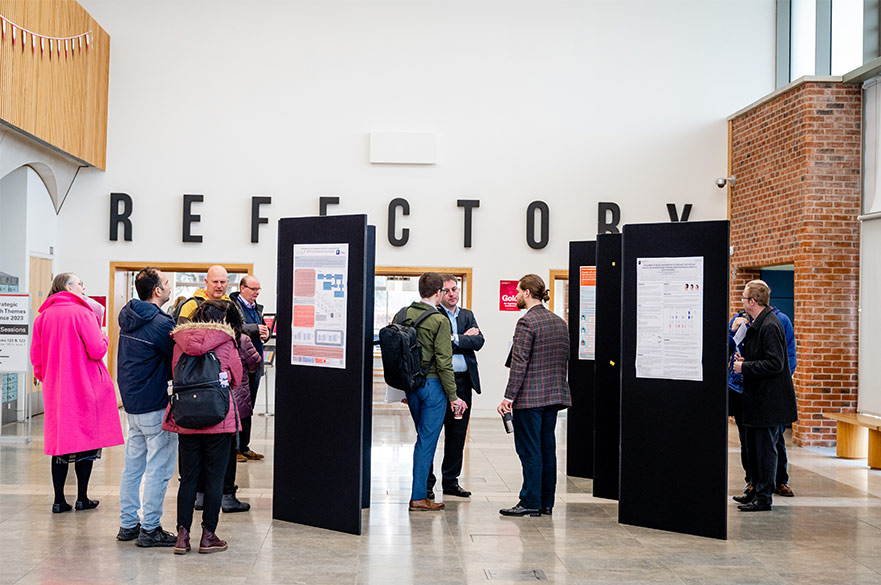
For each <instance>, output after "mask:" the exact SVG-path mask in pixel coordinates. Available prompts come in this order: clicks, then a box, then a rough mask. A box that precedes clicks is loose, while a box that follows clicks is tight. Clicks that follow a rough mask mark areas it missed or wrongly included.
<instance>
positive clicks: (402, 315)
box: [394, 307, 410, 325]
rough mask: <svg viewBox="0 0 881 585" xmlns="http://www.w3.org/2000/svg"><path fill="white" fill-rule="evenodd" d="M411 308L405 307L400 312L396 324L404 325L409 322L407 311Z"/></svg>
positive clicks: (396, 316)
mask: <svg viewBox="0 0 881 585" xmlns="http://www.w3.org/2000/svg"><path fill="white" fill-rule="evenodd" d="M409 308H410V307H404V308H402V309H401V310H400V311H398V314H397V315H395V320H394V323H397V324H398V325H403V324H404V321H406V320H407V309H409Z"/></svg>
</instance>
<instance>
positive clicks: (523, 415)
mask: <svg viewBox="0 0 881 585" xmlns="http://www.w3.org/2000/svg"><path fill="white" fill-rule="evenodd" d="M559 410H560V407H559V406H542V407H539V408H518V409H514V419H513V421H512V422H513V423H514V448H515V449H516V450H517V455H519V456H520V465H521V466H522V467H523V487H522V488H521V489H520V502H519V503H520V505H521V506H523V507H524V508H531V509H534V510H536V509H538V508H539V507H541V508H553V507H554V496H555V492H556V489H557V439H556V437H555V436H554V427H555V426H556V425H557V413H558V412H559Z"/></svg>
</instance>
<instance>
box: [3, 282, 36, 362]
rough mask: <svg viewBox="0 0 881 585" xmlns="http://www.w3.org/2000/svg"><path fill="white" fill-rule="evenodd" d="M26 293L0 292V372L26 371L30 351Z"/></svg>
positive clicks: (28, 296)
mask: <svg viewBox="0 0 881 585" xmlns="http://www.w3.org/2000/svg"><path fill="white" fill-rule="evenodd" d="M30 304H31V297H30V295H28V294H0V372H27V371H28V363H29V359H30V358H29V352H30V342H29V340H30Z"/></svg>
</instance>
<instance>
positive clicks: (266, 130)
mask: <svg viewBox="0 0 881 585" xmlns="http://www.w3.org/2000/svg"><path fill="white" fill-rule="evenodd" d="M80 3H81V4H82V5H83V6H84V7H85V8H86V10H88V11H89V12H90V13H91V15H92V16H93V17H95V18H96V19H97V20H98V22H99V23H100V24H101V26H103V27H104V28H105V29H106V30H107V31H108V32H109V33H110V35H111V39H112V40H111V43H112V45H111V47H112V49H111V77H110V120H109V138H108V157H107V160H108V167H107V172H100V171H96V170H94V169H88V170H84V171H82V172H81V173H80V176H79V177H78V179H77V180H76V182H75V183H74V187H73V190H72V191H71V193H70V195H69V197H68V199H67V201H66V203H65V205H64V207H63V209H62V211H61V214H60V218H59V219H60V224H59V232H60V233H59V237H60V239H59V242H58V248H57V250H56V251H57V255H58V258H59V262H58V263H57V265H56V266H57V268H58V270H72V271H76V272H77V273H78V274H80V276H81V277H82V278H84V279H85V280H86V281H87V282H88V283H89V292H90V294H102V292H106V284H103V283H106V282H107V280H108V275H107V271H108V266H107V264H108V262H109V261H110V260H133V261H137V260H144V261H147V260H162V261H174V260H180V261H191V260H217V261H227V262H233V261H253V262H254V264H255V271H256V272H257V274H258V276H260V277H261V279H262V281H263V285H264V290H265V291H266V292H265V293H264V296H263V300H264V301H265V302H266V304H267V305H268V306H269V307H270V308H273V306H274V304H275V303H274V299H273V298H271V297H272V293H271V291H273V290H274V288H275V278H274V273H275V270H276V253H275V245H276V238H275V234H274V229H275V228H274V222H275V220H277V219H278V218H280V217H291V216H303V215H314V214H317V212H318V197H319V196H321V195H337V196H339V197H340V198H341V204H340V205H339V206H336V207H332V208H331V213H333V214H343V213H367V214H368V215H369V220H370V222H371V223H373V224H375V225H376V226H377V233H378V246H377V264H378V265H399V266H405V265H407V266H409V265H432V266H472V267H473V268H474V283H473V285H474V288H473V290H474V301H473V307H472V308H473V309H474V310H475V313H476V316H477V319H478V321H479V322H480V324H481V326H482V328H483V330H484V332H485V334H486V337H487V340H488V341H487V345H486V347H485V348H484V349H483V350H482V351H481V352H480V354H479V359H480V363H481V376H482V379H483V386H484V388H485V391H484V394H483V395H482V397H480V398H478V400H477V403H476V405H475V406H476V408H477V409H478V410H482V411H483V412H484V413H485V414H491V413H492V409H493V408H494V407H495V405H497V404H498V402H499V400H500V399H501V395H502V389H503V387H504V384H505V380H506V371H505V369H504V368H503V367H502V364H503V362H504V357H505V355H504V354H505V351H506V348H507V343H508V340H509V339H510V336H511V334H512V332H513V326H514V323H515V321H516V319H517V317H518V314H516V313H500V312H499V311H498V286H499V284H498V281H499V280H500V279H516V278H519V277H520V276H522V275H523V274H525V273H528V272H535V273H538V274H540V275H542V276H543V277H545V278H546V277H547V273H548V270H549V269H554V268H556V269H559V268H566V266H567V264H568V260H567V256H568V242H569V241H570V240H577V239H591V238H592V237H593V235H594V234H595V233H596V222H597V217H596V209H597V202H599V201H613V202H617V203H618V204H619V205H620V206H621V208H622V223H635V222H657V221H667V213H666V208H665V204H666V203H668V202H670V203H677V204H678V206H679V207H680V209H681V207H682V205H683V204H684V203H693V204H694V209H693V211H692V214H691V219H692V220H705V219H720V218H724V217H725V213H726V212H725V205H726V199H725V193H724V191H721V190H719V189H717V188H716V187H715V185H714V184H713V180H714V179H715V178H716V177H719V176H724V175H725V174H726V169H727V130H726V123H725V118H726V116H727V115H729V114H730V113H732V112H734V111H736V110H738V109H740V108H741V107H743V106H744V105H746V104H748V103H750V102H752V101H754V100H755V99H757V98H759V97H761V96H763V95H765V94H767V93H769V92H770V91H772V90H773V80H774V69H773V65H774V3H773V2H770V1H767V0H761V1H759V0H747V1H744V0H730V1H721V0H714V1H707V0H691V1H681V2H658V1H656V0H629V1H628V0H624V1H619V2H611V1H608V2H607V1H602V2H600V1H593V2H592V1H587V0H585V1H581V2H571V1H567V2H564V1H557V0H548V1H545V2H540V3H539V2H501V1H498V0H472V1H469V2H448V1H447V2H442V1H440V0H408V1H407V2H377V1H361V2H342V1H338V0H326V1H322V2H304V1H297V0H290V1H275V2H272V1H268V0H263V1H260V2H240V1H234V0H212V1H210V2H205V1H197V0H186V1H176V2H158V1H156V2H143V1H141V0H80ZM371 131H404V132H433V133H436V135H437V140H438V164H436V165H431V166H401V165H370V164H369V163H368V162H367V155H368V134H369V133H370V132H371ZM114 191H124V192H127V193H129V194H130V195H131V196H132V197H133V199H134V204H135V213H134V216H133V224H134V226H133V227H134V241H133V242H130V243H127V242H115V243H113V242H109V241H108V229H107V225H108V208H109V197H110V195H109V194H110V193H111V192H114ZM183 193H204V194H205V197H206V203H205V204H203V205H201V206H200V207H199V208H198V209H197V210H196V212H197V213H201V215H202V224H201V226H199V227H197V228H196V229H195V231H196V233H202V234H203V235H204V243H202V244H182V243H181V235H180V234H181V211H180V209H181V199H182V197H181V196H182V194H183ZM253 195H269V196H272V198H273V204H272V205H271V206H270V207H268V208H264V209H265V215H268V216H269V217H270V221H271V223H270V226H273V227H263V228H261V242H260V244H257V245H255V244H251V243H250V241H249V236H250V223H249V214H250V197H251V196H253ZM394 197H405V198H407V199H408V200H409V201H410V204H411V207H412V208H411V215H410V216H409V217H408V218H405V220H404V221H403V225H405V226H407V227H409V228H410V230H411V232H410V242H409V244H408V245H407V246H405V247H403V248H394V247H392V246H390V245H389V244H388V242H387V240H386V238H385V234H386V213H387V205H388V202H389V201H390V200H391V199H392V198H394ZM460 198H476V199H480V200H481V206H480V208H479V209H477V210H475V212H474V229H475V232H474V239H473V247H472V248H471V249H464V248H463V247H462V224H463V221H462V215H463V212H462V210H461V209H459V208H457V207H456V200H457V199H460ZM536 199H542V200H544V201H546V202H547V203H548V205H549V206H550V210H551V215H550V226H551V239H550V244H549V245H548V247H546V248H545V249H543V250H540V251H535V250H532V249H530V248H529V247H528V246H527V244H526V240H525V223H526V220H525V210H526V207H527V205H528V204H529V203H530V202H531V201H533V200H536ZM100 284H103V286H104V289H103V290H98V288H97V287H98V285H100Z"/></svg>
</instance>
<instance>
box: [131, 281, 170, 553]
mask: <svg viewBox="0 0 881 585" xmlns="http://www.w3.org/2000/svg"><path fill="white" fill-rule="evenodd" d="M135 289H136V290H137V292H138V297H139V298H140V300H138V299H132V300H131V301H129V303H128V304H127V305H126V306H124V307H123V308H122V311H120V313H119V352H118V354H117V368H116V370H117V382H118V384H119V393H120V395H121V396H122V404H123V407H124V408H125V412H126V417H127V419H128V440H127V441H126V446H125V465H124V467H123V469H122V481H121V482H120V487H119V503H120V513H119V519H120V522H119V533H118V534H117V535H116V539H117V540H134V539H137V540H138V543H137V544H138V546H142V547H152V546H174V544H175V542H176V541H177V538H176V536H175V535H174V534H172V533H170V532H167V531H165V530H163V529H162V526H161V525H160V523H159V521H160V519H161V518H162V503H163V501H164V500H165V490H166V488H167V487H168V480H169V479H171V476H172V474H173V473H174V465H175V462H176V460H177V435H176V434H175V433H170V432H168V431H163V430H162V418H163V416H164V415H165V406H166V405H167V404H168V381H169V380H170V379H171V354H172V350H173V348H174V342H173V341H172V339H171V337H170V335H169V334H170V333H171V330H172V329H173V328H174V319H172V318H171V316H170V315H168V314H167V313H165V312H163V311H162V310H161V309H160V307H161V306H162V305H164V304H165V303H166V302H167V301H168V299H169V298H170V296H171V287H170V285H169V284H168V278H167V277H166V276H165V275H164V274H162V272H160V271H159V270H158V269H156V268H153V267H152V266H148V267H146V268H144V269H143V270H141V271H140V272H139V273H138V275H137V277H135ZM142 477H146V480H145V482H144V501H143V508H142V505H141V498H140V485H141V478H142ZM140 508H142V511H143V514H144V519H143V522H139V521H138V509H140Z"/></svg>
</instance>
